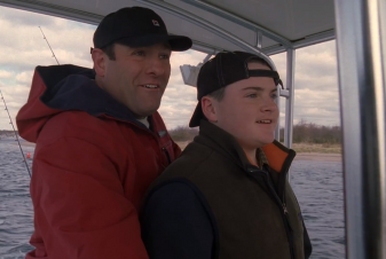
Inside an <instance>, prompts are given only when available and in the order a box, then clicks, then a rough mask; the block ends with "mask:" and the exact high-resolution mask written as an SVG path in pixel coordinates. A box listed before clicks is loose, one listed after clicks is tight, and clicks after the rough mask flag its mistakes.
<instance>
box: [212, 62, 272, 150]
mask: <svg viewBox="0 0 386 259" xmlns="http://www.w3.org/2000/svg"><path fill="white" fill-rule="evenodd" d="M248 67H249V69H266V70H270V68H269V67H268V66H266V65H262V64H258V63H250V64H249V65H248ZM276 97H277V89H276V85H275V83H274V80H273V79H272V78H269V77H250V78H248V79H245V80H241V81H238V82H235V83H233V84H230V85H228V86H226V87H225V94H224V98H223V99H222V100H221V101H214V108H215V111H216V119H217V122H216V123H215V124H216V125H217V126H219V127H221V128H222V129H224V130H225V131H227V132H228V133H230V134H231V135H233V136H234V137H235V138H236V139H237V141H238V142H239V144H240V145H241V147H242V148H243V149H244V150H246V151H247V150H255V149H256V148H259V147H262V146H264V145H266V144H268V143H271V142H272V141H273V140H274V131H275V128H276V124H277V120H278V117H279V112H278V108H277V104H276V103H275V100H276Z"/></svg>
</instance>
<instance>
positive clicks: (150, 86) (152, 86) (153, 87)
mask: <svg viewBox="0 0 386 259" xmlns="http://www.w3.org/2000/svg"><path fill="white" fill-rule="evenodd" d="M142 87H145V88H148V89H157V88H159V85H150V84H149V85H142Z"/></svg>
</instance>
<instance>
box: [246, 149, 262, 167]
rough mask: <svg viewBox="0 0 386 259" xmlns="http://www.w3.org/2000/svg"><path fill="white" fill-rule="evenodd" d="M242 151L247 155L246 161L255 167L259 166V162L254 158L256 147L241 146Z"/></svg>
mask: <svg viewBox="0 0 386 259" xmlns="http://www.w3.org/2000/svg"><path fill="white" fill-rule="evenodd" d="M243 150H244V152H245V155H246V156H247V158H248V161H249V162H250V163H251V164H252V165H255V166H257V167H259V163H258V161H257V158H256V149H251V150H250V149H246V148H243Z"/></svg>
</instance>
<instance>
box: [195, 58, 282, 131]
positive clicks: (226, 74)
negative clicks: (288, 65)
mask: <svg viewBox="0 0 386 259" xmlns="http://www.w3.org/2000/svg"><path fill="white" fill-rule="evenodd" d="M253 59H257V60H264V61H265V62H266V63H267V65H268V66H269V67H270V68H271V70H263V69H254V70H249V69H248V63H249V62H250V61H251V60H253ZM250 77H271V78H273V80H274V81H275V84H276V85H278V84H280V85H281V86H283V84H282V82H281V80H280V77H279V74H278V73H277V72H276V71H274V70H272V67H271V65H269V62H268V61H267V60H266V58H263V57H262V56H258V55H256V54H252V53H248V52H242V51H235V52H220V53H218V54H217V55H216V56H215V57H214V58H212V59H210V60H209V61H207V62H206V63H205V64H204V65H203V66H202V67H201V69H200V72H199V73H198V77H197V100H198V104H197V107H196V109H195V111H194V113H193V116H192V118H191V119H190V122H189V127H196V126H199V125H200V121H201V119H204V118H205V115H204V113H203V112H202V109H201V98H202V97H204V96H205V95H208V94H210V93H212V92H214V91H216V90H218V89H220V88H223V87H225V86H227V85H230V84H232V83H234V82H237V81H240V80H243V79H248V78H250Z"/></svg>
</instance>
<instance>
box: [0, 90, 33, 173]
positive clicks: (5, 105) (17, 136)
mask: <svg viewBox="0 0 386 259" xmlns="http://www.w3.org/2000/svg"><path fill="white" fill-rule="evenodd" d="M0 95H1V99H2V100H3V103H4V107H5V110H6V111H7V114H8V117H9V124H11V126H12V129H13V132H14V133H15V136H16V140H17V143H18V145H19V149H20V152H21V154H22V156H23V160H24V164H25V166H26V167H27V171H28V174H29V176H30V178H31V177H32V175H31V171H30V169H29V166H28V163H27V160H26V159H25V156H24V152H23V148H22V147H21V143H20V140H19V134H18V133H17V131H16V129H15V126H14V124H13V122H12V117H11V114H10V113H9V110H8V107H7V103H6V102H5V98H4V96H3V93H2V92H1V90H0Z"/></svg>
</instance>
